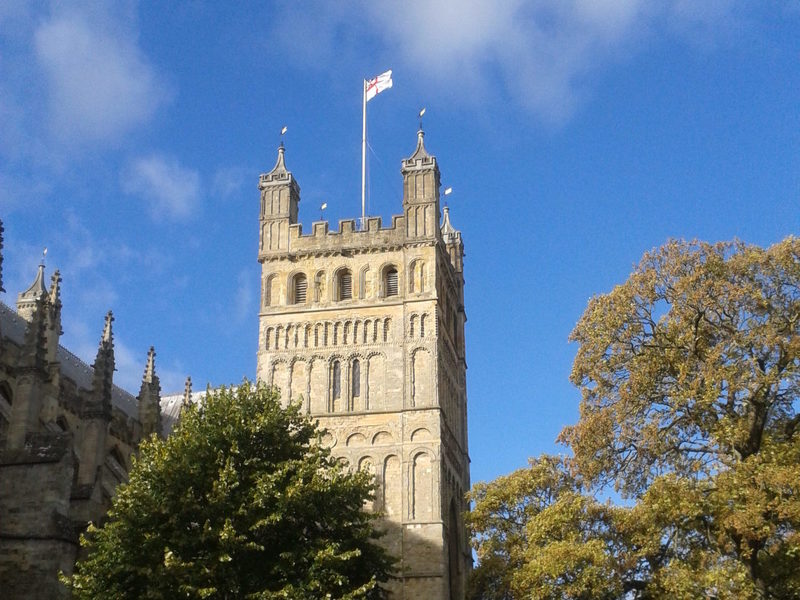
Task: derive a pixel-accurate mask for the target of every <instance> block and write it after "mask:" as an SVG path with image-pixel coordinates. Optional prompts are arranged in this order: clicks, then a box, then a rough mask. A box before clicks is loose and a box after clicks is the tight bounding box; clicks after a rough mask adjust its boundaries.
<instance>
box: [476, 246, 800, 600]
mask: <svg viewBox="0 0 800 600" xmlns="http://www.w3.org/2000/svg"><path fill="white" fill-rule="evenodd" d="M571 339H572V340H573V341H575V342H577V344H578V353H577V356H576V358H575V363H574V366H573V371H572V376H571V379H572V381H573V383H575V385H577V386H578V387H579V388H580V390H581V393H582V401H581V407H580V419H579V421H578V422H577V423H576V424H575V425H573V426H571V427H567V428H566V429H564V431H563V432H562V433H561V436H560V439H561V441H563V442H565V443H566V444H568V445H569V446H570V447H571V449H572V451H573V454H574V456H573V457H570V458H569V459H567V458H564V459H561V460H559V461H554V460H553V459H552V458H548V457H541V458H539V459H536V460H534V461H532V466H531V468H530V469H523V470H521V471H518V472H516V473H513V474H511V475H509V476H507V477H505V478H501V479H499V480H497V481H495V482H492V483H490V484H481V485H477V486H476V487H475V488H474V489H473V492H472V497H473V500H474V502H475V510H474V512H473V513H472V515H471V516H470V525H471V527H472V528H473V532H474V540H475V546H476V549H477V552H478V556H479V560H480V566H479V567H478V569H477V570H476V573H475V578H474V584H475V585H474V590H475V597H477V598H523V597H524V598H576V599H578V598H587V599H588V598H609V599H611V598H619V599H622V598H632V599H636V598H639V599H645V598H679V599H680V598H686V599H690V598H692V599H693V598H718V599H722V598H730V599H734V598H735V599H750V598H752V599H766V598H800V433H799V432H798V428H799V427H800V411H798V408H799V407H800V240H798V239H795V238H788V239H786V240H784V241H783V242H781V243H779V244H776V245H774V246H772V247H770V248H768V249H762V248H758V247H755V246H750V245H746V244H743V243H740V242H733V243H720V244H713V245H712V244H705V243H700V242H693V243H686V242H670V243H668V244H667V245H665V246H663V247H662V248H659V249H657V250H655V251H653V252H650V253H648V254H646V255H645V256H644V258H643V259H642V261H641V262H640V264H639V265H638V266H637V267H636V269H635V270H634V272H633V273H632V275H631V276H630V278H629V279H628V280H627V281H626V282H625V283H624V284H622V285H619V286H617V287H616V288H614V289H613V290H612V291H611V292H610V293H608V294H604V295H601V296H597V297H595V298H593V299H592V300H591V301H590V303H589V306H588V308H587V309H586V312H585V313H584V314H583V316H582V317H581V319H580V321H579V322H578V324H577V326H576V327H575V329H574V331H573V332H572V335H571ZM537 473H538V475H537ZM542 473H545V474H546V477H544V478H543V476H542ZM556 481H557V482H559V485H558V486H554V485H553V482H556ZM612 487H613V489H615V490H616V493H617V494H618V495H619V497H620V498H621V499H622V500H623V501H622V502H620V503H618V504H616V505H615V504H612V503H610V502H600V501H598V500H597V499H596V498H597V496H598V493H601V492H608V491H609V490H610V489H611V488H612ZM510 523H513V526H511V525H510ZM509 531H512V533H511V534H509Z"/></svg>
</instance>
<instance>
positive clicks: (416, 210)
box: [400, 129, 440, 239]
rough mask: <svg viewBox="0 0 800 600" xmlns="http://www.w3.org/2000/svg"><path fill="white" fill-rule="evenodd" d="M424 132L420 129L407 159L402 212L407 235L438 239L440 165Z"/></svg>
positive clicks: (405, 161) (403, 163) (404, 168)
mask: <svg viewBox="0 0 800 600" xmlns="http://www.w3.org/2000/svg"><path fill="white" fill-rule="evenodd" d="M424 138H425V132H424V131H422V129H420V130H419V131H418V132H417V148H416V150H414V154H412V155H411V156H409V157H408V158H406V159H404V160H403V162H402V167H401V169H400V172H401V173H402V174H403V214H404V215H405V217H406V236H407V237H408V238H429V239H435V238H437V237H438V236H439V185H440V183H439V165H438V164H437V163H436V157H434V156H432V155H430V154H428V151H427V150H426V149H425V142H424Z"/></svg>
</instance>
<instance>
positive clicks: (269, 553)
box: [65, 383, 391, 600]
mask: <svg viewBox="0 0 800 600" xmlns="http://www.w3.org/2000/svg"><path fill="white" fill-rule="evenodd" d="M373 494H374V484H373V482H372V479H371V477H370V475H369V474H367V473H364V472H355V473H352V472H349V471H348V470H347V469H346V468H345V467H343V466H342V465H340V464H339V463H338V461H337V460H335V459H334V458H333V457H331V456H330V453H329V451H328V450H327V449H325V448H324V447H322V446H321V444H320V443H319V432H318V430H317V427H316V425H315V424H314V423H313V422H312V421H311V420H309V418H308V417H306V416H303V415H302V414H301V413H300V411H299V408H298V407H297V406H290V407H289V408H286V409H284V408H282V407H281V406H280V403H279V401H278V395H277V394H276V393H275V392H274V391H273V390H270V389H267V388H264V387H262V386H258V387H255V386H251V385H250V384H247V383H245V384H244V385H242V386H241V387H239V388H238V389H235V390H232V389H222V390H220V391H216V392H210V393H209V394H208V396H207V397H206V398H205V400H204V402H203V403H202V404H200V405H196V406H195V405H193V406H189V407H187V408H185V409H184V411H183V412H182V413H181V419H180V422H179V423H178V425H177V427H176V429H175V430H174V431H173V433H172V434H171V435H170V436H169V438H168V439H166V440H160V439H158V438H156V437H155V436H154V437H152V438H150V439H148V440H147V441H145V442H144V443H143V444H142V446H141V448H140V452H139V456H138V458H137V459H136V460H135V461H134V464H133V468H132V469H131V473H130V481H129V483H128V484H126V485H123V486H120V487H119V488H118V491H117V495H116V496H115V498H114V502H113V507H112V509H111V511H110V513H109V520H108V522H107V523H106V524H105V525H104V526H103V527H102V528H99V529H97V528H90V530H89V531H88V533H87V535H86V536H84V538H83V539H82V544H83V545H84V546H85V548H86V550H87V551H88V554H87V557H86V558H85V559H84V560H82V561H80V562H79V563H78V564H77V566H76V571H75V574H74V575H73V576H72V577H71V578H68V579H67V578H65V583H67V585H68V586H69V587H71V588H72V592H73V595H74V597H76V598H85V599H87V600H88V599H93V600H97V599H106V598H107V599H111V598H114V599H126V598H130V599H133V598H137V599H141V598H152V599H160V598H164V599H173V598H211V599H239V598H252V599H273V598H290V599H315V600H316V599H319V598H341V599H348V600H350V599H358V598H378V597H381V596H382V593H381V590H380V588H379V585H378V584H379V582H382V581H385V580H386V579H387V577H388V574H389V571H390V568H391V561H390V559H389V557H388V556H387V555H386V553H385V552H384V550H383V549H381V548H380V546H379V545H377V544H376V538H377V534H376V532H375V530H374V528H373V520H374V518H375V516H374V515H371V514H369V513H368V512H366V511H365V510H364V503H365V502H366V501H368V500H370V499H371V498H372V497H373Z"/></svg>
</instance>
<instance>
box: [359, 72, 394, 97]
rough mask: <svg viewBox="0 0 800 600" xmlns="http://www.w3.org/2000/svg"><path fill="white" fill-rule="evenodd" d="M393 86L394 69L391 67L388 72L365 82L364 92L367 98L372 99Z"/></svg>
mask: <svg viewBox="0 0 800 600" xmlns="http://www.w3.org/2000/svg"><path fill="white" fill-rule="evenodd" d="M390 87H392V70H391V69H389V70H388V71H386V73H381V74H380V75H378V76H377V77H376V78H375V79H370V80H369V81H365V82H364V94H365V96H366V98H367V100H368V101H369V100H372V99H373V98H374V97H375V96H377V95H378V94H380V93H381V92H382V91H383V90H388V89H389V88H390Z"/></svg>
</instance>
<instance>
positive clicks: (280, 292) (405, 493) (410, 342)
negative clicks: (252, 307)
mask: <svg viewBox="0 0 800 600" xmlns="http://www.w3.org/2000/svg"><path fill="white" fill-rule="evenodd" d="M423 140H424V134H423V132H422V131H420V132H419V133H418V139H417V147H416V150H415V151H414V153H413V154H412V155H411V156H410V157H409V158H407V159H405V160H403V162H402V169H401V172H402V175H403V215H398V216H394V217H393V218H392V223H391V226H389V227H383V226H382V224H381V219H380V218H376V217H370V218H368V219H367V220H366V223H365V224H364V226H363V228H362V229H361V230H359V229H357V228H356V222H355V220H344V221H340V222H339V230H338V231H336V232H333V231H329V230H328V223H327V222H323V221H320V222H315V223H314V224H313V226H312V231H311V233H310V234H305V235H304V234H303V232H302V226H301V224H299V223H298V222H297V207H298V203H299V201H300V193H299V186H298V185H297V182H296V181H295V180H294V178H293V176H292V174H291V173H290V172H289V171H287V169H286V165H285V162H284V148H283V146H281V147H280V148H279V150H278V161H277V163H276V165H275V168H274V169H273V170H272V171H271V172H269V173H267V174H265V175H261V177H260V182H259V189H260V190H261V215H260V225H261V227H260V244H259V255H258V260H259V262H260V263H261V265H262V280H261V286H262V288H261V289H262V294H261V307H260V311H261V312H260V315H259V317H260V318H259V349H258V367H257V376H258V378H259V380H261V381H264V382H266V383H269V384H272V385H275V386H277V387H278V388H280V390H281V393H282V397H283V399H284V401H285V402H288V401H289V400H290V399H291V400H292V401H300V402H302V403H303V406H304V408H305V409H306V411H308V412H309V413H310V414H312V415H313V416H314V417H316V418H318V419H319V422H320V425H321V426H322V427H323V428H324V429H326V430H327V431H328V434H327V436H326V443H328V444H329V445H330V447H331V448H332V451H333V453H334V455H336V456H340V457H343V458H345V459H347V460H348V462H349V464H350V465H352V466H353V467H354V468H362V469H369V470H370V471H372V472H373V473H374V474H375V477H376V479H377V481H378V483H379V485H380V490H379V492H378V495H377V498H376V501H375V503H376V506H375V508H376V509H378V510H381V511H382V512H383V514H384V515H385V520H384V527H385V530H386V532H387V534H386V536H385V537H384V538H383V540H384V543H385V544H386V546H387V547H388V549H389V551H390V552H391V553H392V554H393V555H394V556H395V557H396V558H398V559H399V562H398V564H397V578H396V579H395V580H394V581H393V582H392V583H391V584H390V586H389V588H390V590H391V592H392V597H393V598H398V599H399V598H404V599H405V598H408V599H411V598H426V599H442V600H444V599H447V600H463V598H464V589H465V583H466V577H467V573H468V570H469V569H470V568H471V564H472V559H471V553H470V549H469V544H468V540H467V538H466V534H465V531H464V525H463V518H462V515H463V513H464V512H465V511H466V509H467V504H466V502H465V500H464V494H465V492H466V491H467V490H468V489H469V485H470V482H469V456H468V453H467V406H466V403H467V399H466V361H465V352H464V323H465V321H466V317H465V313H464V303H463V286H464V279H463V274H462V264H463V260H462V259H463V245H462V243H461V234H460V233H459V232H458V231H456V230H455V229H454V228H453V226H452V225H451V224H450V219H449V214H448V213H447V212H445V220H444V223H440V216H441V215H440V208H439V167H438V164H437V162H436V158H435V157H433V156H432V155H430V154H428V152H427V151H426V149H425V145H424V141H423ZM445 211H447V209H445Z"/></svg>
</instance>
